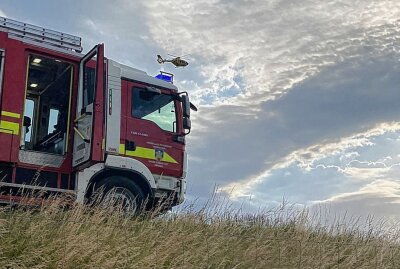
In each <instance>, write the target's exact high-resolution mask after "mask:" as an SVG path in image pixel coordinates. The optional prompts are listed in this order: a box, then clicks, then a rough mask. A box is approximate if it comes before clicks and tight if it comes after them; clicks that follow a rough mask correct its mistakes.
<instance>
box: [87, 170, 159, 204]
mask: <svg viewBox="0 0 400 269" xmlns="http://www.w3.org/2000/svg"><path fill="white" fill-rule="evenodd" d="M111 176H120V177H124V178H127V179H129V180H133V181H134V182H135V183H136V184H137V185H138V186H139V187H140V188H141V189H142V191H143V192H144V194H145V196H148V197H152V196H153V195H154V190H153V188H152V186H151V185H150V183H149V181H148V180H147V179H146V178H145V177H144V176H143V175H142V174H140V173H139V172H137V171H132V170H128V169H121V168H113V167H106V168H105V169H103V170H101V171H99V172H98V173H96V174H95V175H94V176H93V177H92V178H91V179H90V181H89V184H88V187H87V189H86V192H85V198H86V199H88V198H89V197H90V196H91V195H92V193H93V190H94V189H95V187H96V185H97V184H98V183H100V182H101V181H102V180H104V179H106V178H108V177H111Z"/></svg>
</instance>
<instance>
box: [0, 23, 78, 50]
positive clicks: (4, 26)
mask: <svg viewBox="0 0 400 269" xmlns="http://www.w3.org/2000/svg"><path fill="white" fill-rule="evenodd" d="M0 31H5V32H8V35H9V36H13V37H17V38H19V39H22V40H24V39H28V40H32V41H35V42H39V43H44V44H48V45H51V46H55V47H58V48H63V49H66V50H70V51H76V52H82V50H83V48H82V39H81V38H80V37H78V36H73V35H69V34H65V33H61V32H58V31H54V30H50V29H46V28H42V27H38V26H35V25H31V24H27V23H23V22H19V21H15V20H11V19H8V18H4V17H0Z"/></svg>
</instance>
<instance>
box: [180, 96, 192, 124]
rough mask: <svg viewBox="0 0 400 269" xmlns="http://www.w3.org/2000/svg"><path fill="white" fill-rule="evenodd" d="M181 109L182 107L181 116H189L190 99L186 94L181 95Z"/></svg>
mask: <svg viewBox="0 0 400 269" xmlns="http://www.w3.org/2000/svg"><path fill="white" fill-rule="evenodd" d="M182 109H183V117H184V118H190V101H189V96H187V95H182ZM185 129H186V128H185Z"/></svg>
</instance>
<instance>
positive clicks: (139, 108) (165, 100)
mask: <svg viewBox="0 0 400 269" xmlns="http://www.w3.org/2000/svg"><path fill="white" fill-rule="evenodd" d="M132 116H133V117H134V118H137V119H144V120H149V121H151V122H154V123H155V124H157V125H158V126H159V127H160V128H161V129H163V130H165V131H168V132H175V131H176V130H175V124H176V113H175V102H174V100H173V98H172V96H171V95H166V94H157V93H153V92H148V91H145V90H143V89H140V88H133V89H132Z"/></svg>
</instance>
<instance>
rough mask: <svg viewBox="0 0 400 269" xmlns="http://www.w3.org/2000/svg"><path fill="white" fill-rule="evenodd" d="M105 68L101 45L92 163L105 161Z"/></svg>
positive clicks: (94, 112)
mask: <svg viewBox="0 0 400 269" xmlns="http://www.w3.org/2000/svg"><path fill="white" fill-rule="evenodd" d="M104 67H105V63H104V44H99V45H98V48H97V67H96V73H97V74H96V80H97V81H96V97H95V100H94V108H93V139H92V157H91V160H92V161H104V148H103V145H104V144H103V139H104V127H105V124H104V95H105V92H104V87H105V85H104V83H105V80H104V76H105V68H104Z"/></svg>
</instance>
